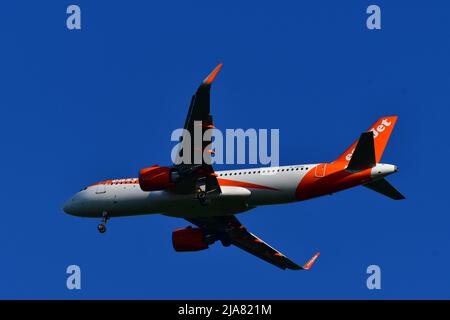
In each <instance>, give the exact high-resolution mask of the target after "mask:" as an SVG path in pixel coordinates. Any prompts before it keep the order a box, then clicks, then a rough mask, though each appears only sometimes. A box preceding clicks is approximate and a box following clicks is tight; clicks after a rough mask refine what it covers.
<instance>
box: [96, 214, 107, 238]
mask: <svg viewBox="0 0 450 320" xmlns="http://www.w3.org/2000/svg"><path fill="white" fill-rule="evenodd" d="M108 220H109V216H108V212H106V211H103V213H102V223H100V224H99V225H98V226H97V229H98V232H100V233H105V232H106V222H108Z"/></svg>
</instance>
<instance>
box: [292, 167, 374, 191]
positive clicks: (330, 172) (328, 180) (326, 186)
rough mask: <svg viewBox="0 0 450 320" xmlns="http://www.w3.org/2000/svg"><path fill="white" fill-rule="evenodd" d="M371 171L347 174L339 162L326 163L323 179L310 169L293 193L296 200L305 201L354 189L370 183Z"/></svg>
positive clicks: (314, 170) (313, 169) (314, 169)
mask: <svg viewBox="0 0 450 320" xmlns="http://www.w3.org/2000/svg"><path fill="white" fill-rule="evenodd" d="M371 171H372V169H366V170H363V171H360V172H355V173H351V172H347V171H345V167H344V166H343V164H342V163H341V162H335V163H333V162H332V163H327V165H326V169H325V172H324V176H323V177H317V176H316V168H312V169H311V170H309V172H308V173H307V174H306V175H305V176H304V177H303V178H302V180H301V181H300V183H299V184H298V186H297V190H296V191H295V196H296V198H297V199H298V200H307V199H311V198H315V197H320V196H323V195H326V194H331V193H334V192H338V191H341V190H344V189H348V188H351V187H355V186H357V185H360V184H364V183H367V182H370V181H371Z"/></svg>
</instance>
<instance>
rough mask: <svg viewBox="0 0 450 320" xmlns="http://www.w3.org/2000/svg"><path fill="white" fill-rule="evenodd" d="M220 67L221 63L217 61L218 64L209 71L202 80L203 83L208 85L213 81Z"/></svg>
mask: <svg viewBox="0 0 450 320" xmlns="http://www.w3.org/2000/svg"><path fill="white" fill-rule="evenodd" d="M220 68H222V64H221V63H219V65H218V66H217V67H216V68H215V69H214V70H213V72H211V73H210V74H209V75H208V76H207V77H206V79H205V80H203V84H206V85H210V84H211V83H212V82H213V81H214V78H215V77H216V75H217V74H218V73H219V70H220Z"/></svg>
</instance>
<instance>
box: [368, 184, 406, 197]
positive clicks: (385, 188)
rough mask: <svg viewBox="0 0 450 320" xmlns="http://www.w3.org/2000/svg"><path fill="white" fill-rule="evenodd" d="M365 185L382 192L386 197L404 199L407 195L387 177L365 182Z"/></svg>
mask: <svg viewBox="0 0 450 320" xmlns="http://www.w3.org/2000/svg"><path fill="white" fill-rule="evenodd" d="M364 187H367V188H369V189H371V190H373V191H375V192H378V193H381V194H382V195H385V196H386V197H389V198H391V199H394V200H402V199H405V197H404V196H403V195H402V194H401V193H400V192H398V191H397V189H395V188H394V187H393V186H392V185H391V184H390V183H389V182H388V181H387V180H386V179H380V180H376V181H373V182H370V183H368V184H365V185H364Z"/></svg>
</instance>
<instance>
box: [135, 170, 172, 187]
mask: <svg viewBox="0 0 450 320" xmlns="http://www.w3.org/2000/svg"><path fill="white" fill-rule="evenodd" d="M178 179H179V176H178V173H177V172H176V171H175V170H174V169H173V168H170V167H160V166H158V165H155V166H153V167H150V168H145V169H142V170H141V171H139V186H140V187H141V189H142V191H157V190H164V189H167V188H172V187H174V186H175V183H176V182H177V180H178Z"/></svg>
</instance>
